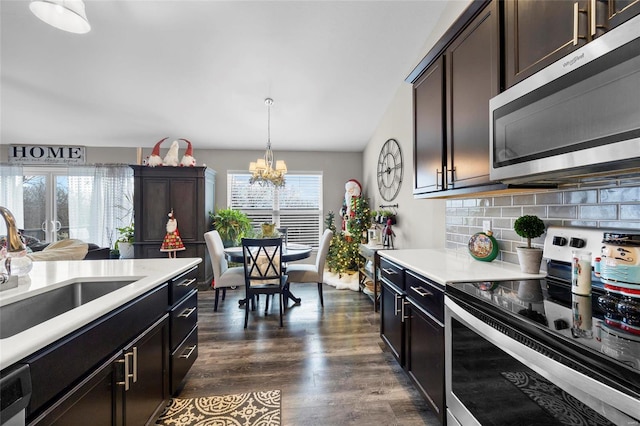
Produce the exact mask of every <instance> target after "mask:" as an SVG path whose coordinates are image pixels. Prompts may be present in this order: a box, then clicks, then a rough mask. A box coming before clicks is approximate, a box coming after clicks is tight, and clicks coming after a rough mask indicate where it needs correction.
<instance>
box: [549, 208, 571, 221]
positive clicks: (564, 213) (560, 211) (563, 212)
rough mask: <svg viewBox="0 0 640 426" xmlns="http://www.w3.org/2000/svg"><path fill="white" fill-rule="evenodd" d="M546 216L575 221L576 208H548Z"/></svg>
mask: <svg viewBox="0 0 640 426" xmlns="http://www.w3.org/2000/svg"><path fill="white" fill-rule="evenodd" d="M547 211H548V216H549V217H550V218H551V217H557V218H562V219H577V218H578V208H577V207H576V206H549V207H548V208H547Z"/></svg>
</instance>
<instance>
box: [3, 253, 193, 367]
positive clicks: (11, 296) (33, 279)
mask: <svg viewBox="0 0 640 426" xmlns="http://www.w3.org/2000/svg"><path fill="white" fill-rule="evenodd" d="M200 262H202V259H200V258H177V259H130V260H125V259H122V260H79V261H55V262H34V263H33V269H32V270H31V272H30V273H29V275H28V276H27V277H20V278H19V280H18V287H17V288H13V289H7V290H3V291H0V309H1V307H2V306H3V305H6V304H9V303H12V302H16V301H18V300H22V299H25V298H27V297H30V296H33V295H36V294H40V293H44V292H47V291H49V290H53V289H56V288H59V287H62V286H64V285H66V284H68V283H70V282H73V281H78V280H83V281H102V280H105V279H112V280H116V281H119V280H131V279H134V280H135V281H134V282H133V283H131V284H129V285H126V286H125V287H123V288H121V289H119V290H116V291H113V292H111V293H108V294H106V295H104V296H102V297H99V298H97V299H95V300H92V301H91V302H88V303H86V304H84V305H81V306H79V307H77V308H74V309H71V310H70V311H68V312H65V313H64V314H61V315H58V316H57V317H54V318H52V319H50V320H48V321H45V322H43V323H41V324H39V325H37V326H34V327H31V328H29V329H27V330H26V331H23V332H21V333H18V334H15V335H13V336H11V337H7V338H4V339H0V370H1V369H4V368H5V367H8V366H10V365H11V364H13V363H15V362H17V361H20V360H21V359H23V358H24V357H26V356H28V355H30V354H32V353H34V352H35V351H37V350H39V349H41V348H43V347H45V346H47V345H48V344H50V343H53V342H55V341H56V340H58V339H60V338H62V337H64V336H66V335H68V334H69V333H71V332H73V331H75V330H77V329H79V328H80V327H82V326H84V325H86V324H88V323H90V322H91V321H93V320H95V319H97V318H99V317H101V316H103V315H105V314H107V313H109V312H111V311H113V310H114V309H116V308H118V307H120V306H122V305H123V304H125V303H127V302H129V301H131V300H133V299H135V298H137V297H138V296H141V295H143V294H144V293H146V292H147V291H149V290H152V289H153V288H155V287H157V286H158V285H159V284H162V283H163V282H166V281H167V280H168V279H170V278H172V277H174V276H176V275H177V274H180V273H181V272H184V271H186V270H188V269H190V268H191V267H193V266H195V265H197V264H199V263H200ZM168 303H169V301H168V300H167V304H168ZM3 321H11V319H10V318H1V320H0V327H2V322H3Z"/></svg>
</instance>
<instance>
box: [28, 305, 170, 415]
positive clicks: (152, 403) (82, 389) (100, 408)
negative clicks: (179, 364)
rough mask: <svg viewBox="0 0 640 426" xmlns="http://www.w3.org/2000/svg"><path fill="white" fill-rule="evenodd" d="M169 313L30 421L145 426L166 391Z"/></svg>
mask: <svg viewBox="0 0 640 426" xmlns="http://www.w3.org/2000/svg"><path fill="white" fill-rule="evenodd" d="M168 330H169V326H168V316H167V315H164V316H163V317H161V318H160V319H159V320H158V321H156V322H155V323H154V324H153V325H151V326H150V327H149V328H148V329H146V330H145V331H143V332H142V333H141V334H140V335H139V336H137V337H136V338H135V339H134V341H132V342H131V343H130V344H128V345H127V346H125V347H124V348H122V349H120V350H119V351H117V352H116V353H115V356H112V357H111V358H110V359H108V360H107V361H106V362H104V363H103V364H102V365H100V366H99V367H97V368H96V369H94V371H93V372H91V373H90V374H89V375H88V376H87V377H86V378H85V379H84V380H82V381H81V382H80V383H79V384H78V385H77V386H75V387H74V388H72V389H71V390H70V391H68V392H67V393H66V394H65V395H64V396H63V397H62V398H60V399H58V401H57V402H56V403H55V404H54V405H53V406H52V407H51V408H49V409H48V410H46V411H45V412H44V413H43V414H42V415H41V416H39V417H38V418H37V419H35V420H33V421H31V422H29V424H31V425H60V426H68V425H84V424H87V419H91V421H90V423H91V424H96V425H104V426H119V425H122V426H127V425H143V424H147V423H148V422H150V421H151V420H152V419H154V418H155V417H156V416H157V415H158V414H159V412H160V411H161V410H162V409H163V408H164V401H166V398H167V396H168V377H167V374H166V371H167V368H168V364H169V358H168V349H169V348H168V336H169V331H168Z"/></svg>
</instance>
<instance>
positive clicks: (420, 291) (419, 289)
mask: <svg viewBox="0 0 640 426" xmlns="http://www.w3.org/2000/svg"><path fill="white" fill-rule="evenodd" d="M411 290H413V291H415V292H416V293H418V294H419V295H420V296H422V297H430V296H433V293H431V292H430V291H429V290H425V289H423V288H422V287H413V286H411Z"/></svg>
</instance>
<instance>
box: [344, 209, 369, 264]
mask: <svg viewBox="0 0 640 426" xmlns="http://www.w3.org/2000/svg"><path fill="white" fill-rule="evenodd" d="M354 204H355V208H354V212H355V216H354V217H353V218H351V219H349V221H348V222H347V230H348V231H349V233H350V234H351V235H353V238H354V239H355V240H356V242H357V243H360V242H366V239H367V230H368V229H369V227H370V226H371V209H370V208H369V201H368V200H367V199H366V198H364V197H358V198H356V199H355V202H354ZM356 255H357V252H356ZM356 260H357V259H356Z"/></svg>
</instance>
